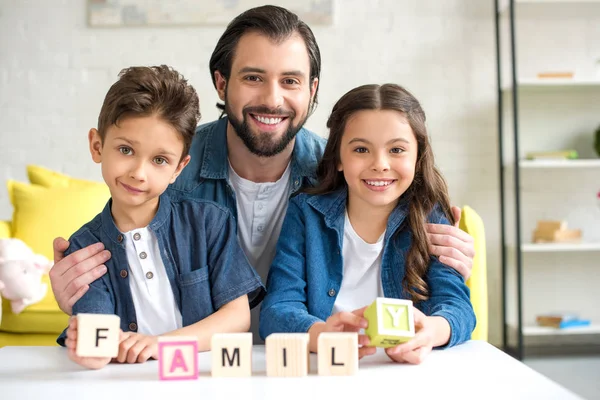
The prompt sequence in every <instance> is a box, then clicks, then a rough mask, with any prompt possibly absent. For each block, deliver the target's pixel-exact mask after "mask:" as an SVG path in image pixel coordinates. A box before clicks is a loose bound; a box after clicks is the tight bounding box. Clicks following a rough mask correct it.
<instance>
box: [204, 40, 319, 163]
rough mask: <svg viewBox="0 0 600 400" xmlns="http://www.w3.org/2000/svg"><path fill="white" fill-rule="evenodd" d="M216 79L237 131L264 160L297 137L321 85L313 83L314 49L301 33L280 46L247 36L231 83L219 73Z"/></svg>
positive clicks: (238, 52)
mask: <svg viewBox="0 0 600 400" xmlns="http://www.w3.org/2000/svg"><path fill="white" fill-rule="evenodd" d="M215 79H216V85H217V91H218V93H219V97H220V98H221V100H223V101H224V102H225V111H226V113H227V116H228V117H229V122H230V124H231V126H232V127H233V129H234V131H235V132H236V134H237V135H238V136H239V137H240V138H241V139H242V140H243V142H244V144H245V145H246V147H248V149H249V150H250V151H251V152H252V153H254V154H256V155H259V156H263V157H271V156H274V155H276V154H278V153H280V152H281V151H283V150H284V149H285V148H286V147H287V145H288V144H289V143H290V142H291V141H292V140H293V139H294V137H295V136H296V133H297V132H298V131H299V130H300V128H302V126H303V125H304V122H305V121H306V119H307V118H308V112H309V107H310V103H311V100H312V98H313V96H314V94H315V91H316V89H317V85H318V80H317V79H314V80H313V81H311V80H310V61H309V56H308V51H307V50H306V44H305V43H304V40H303V39H302V37H301V36H300V35H298V34H293V35H292V36H290V37H289V38H287V39H286V40H284V41H282V42H279V43H277V42H273V41H272V40H271V39H270V38H268V37H267V36H264V35H261V34H259V33H256V32H249V33H246V34H244V35H243V36H242V37H241V38H240V40H239V42H238V44H237V46H236V48H235V55H234V57H233V61H232V65H231V76H230V77H229V80H226V79H225V77H224V76H223V75H221V73H220V72H219V71H216V72H215Z"/></svg>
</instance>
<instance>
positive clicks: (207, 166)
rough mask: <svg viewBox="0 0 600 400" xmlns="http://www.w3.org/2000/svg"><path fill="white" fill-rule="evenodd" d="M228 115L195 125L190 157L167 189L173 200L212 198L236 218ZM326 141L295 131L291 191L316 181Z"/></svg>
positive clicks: (310, 133)
mask: <svg viewBox="0 0 600 400" xmlns="http://www.w3.org/2000/svg"><path fill="white" fill-rule="evenodd" d="M227 122H228V120H227V118H221V119H218V120H217V121H214V122H210V123H208V124H204V125H201V126H199V127H198V129H197V130H196V136H195V137H194V141H193V142H192V146H191V148H190V155H191V156H192V159H191V160H190V162H189V164H188V165H187V166H186V167H185V168H184V169H183V171H182V172H181V175H180V176H179V177H178V178H177V180H176V181H175V182H174V183H173V184H172V185H170V186H169V189H167V191H168V193H169V196H171V198H172V199H181V198H195V199H207V200H212V201H215V202H217V203H219V204H221V205H223V206H225V207H227V208H229V210H230V211H231V213H232V214H233V215H234V217H235V218H236V220H237V207H236V200H235V193H234V192H233V189H232V188H231V186H230V183H229V161H228V153H227ZM326 143H327V141H326V140H325V139H324V138H322V137H320V136H318V135H316V134H315V133H312V132H311V131H309V130H307V129H304V128H302V129H300V130H299V131H298V133H297V134H296V141H295V144H294V151H293V153H292V160H291V166H290V168H291V171H290V179H291V181H292V184H291V185H290V193H289V195H290V196H291V195H292V194H294V193H296V192H297V191H298V190H299V189H300V188H303V187H308V186H314V185H315V184H316V183H317V174H316V171H317V166H318V163H319V161H320V159H321V156H322V155H323V151H324V150H325V144H326Z"/></svg>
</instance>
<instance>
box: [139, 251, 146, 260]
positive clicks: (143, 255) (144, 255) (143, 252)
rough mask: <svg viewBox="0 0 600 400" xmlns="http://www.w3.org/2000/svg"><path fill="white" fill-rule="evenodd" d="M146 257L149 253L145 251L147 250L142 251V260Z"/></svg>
mask: <svg viewBox="0 0 600 400" xmlns="http://www.w3.org/2000/svg"><path fill="white" fill-rule="evenodd" d="M146 257H148V254H146V252H145V251H142V252H141V253H140V258H141V259H142V260H144V259H145V258H146Z"/></svg>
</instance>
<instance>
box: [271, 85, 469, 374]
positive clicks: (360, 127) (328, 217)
mask: <svg viewBox="0 0 600 400" xmlns="http://www.w3.org/2000/svg"><path fill="white" fill-rule="evenodd" d="M327 127H328V128H329V130H330V134H329V140H328V143H327V146H326V148H325V153H324V155H323V159H322V160H321V163H320V165H319V168H318V171H317V173H318V178H319V185H318V186H317V187H316V188H314V189H312V190H310V193H303V194H300V195H298V196H296V197H295V198H293V199H292V200H291V201H290V205H289V208H288V211H287V215H286V218H285V222H284V224H283V228H282V231H281V236H280V240H279V242H278V245H277V254H276V256H275V259H274V261H273V265H272V266H271V269H270V272H269V276H268V279H267V296H266V297H265V300H264V302H263V305H262V310H261V316H260V335H261V337H263V338H266V337H267V336H268V335H270V334H271V333H274V332H308V333H309V334H310V349H311V351H313V352H316V351H317V338H318V336H319V334H320V333H321V332H327V331H359V330H360V329H361V328H365V327H366V326H367V321H366V320H365V319H364V317H363V312H364V309H365V307H366V306H367V305H368V304H370V303H372V302H373V300H374V299H375V298H376V297H378V296H379V297H393V298H408V299H411V300H412V301H413V302H414V304H415V306H416V309H415V310H414V311H415V312H414V314H415V330H416V335H415V337H414V338H413V339H411V340H410V341H408V342H406V343H403V344H401V345H398V346H396V347H392V348H388V349H386V353H387V354H388V356H389V357H390V358H392V359H393V360H394V361H397V362H409V363H420V362H421V361H422V360H423V359H424V358H425V357H426V356H427V354H429V352H430V351H431V350H432V348H434V347H436V348H441V347H450V346H454V345H456V344H459V343H462V342H464V341H466V340H468V339H469V338H470V335H471V332H472V331H473V329H474V328H475V314H474V312H473V308H472V306H471V303H470V300H469V289H468V288H467V286H466V285H465V283H464V281H463V278H462V277H461V276H460V275H459V274H458V273H457V272H456V271H455V270H453V269H452V268H448V267H447V266H445V265H444V264H442V263H440V262H439V261H438V259H437V258H434V257H431V256H430V254H429V250H428V245H429V243H428V239H427V235H426V231H425V224H426V223H427V222H432V223H444V224H449V223H453V222H454V218H453V216H452V213H451V211H450V203H449V196H448V190H447V187H446V183H445V181H444V179H443V178H442V176H441V174H440V173H439V171H438V170H437V169H436V167H435V165H434V159H433V153H432V149H431V146H430V144H429V140H428V136H427V130H426V127H425V113H424V112H423V110H422V108H421V106H420V104H419V102H418V101H417V100H416V99H415V98H414V97H413V96H412V95H411V94H410V93H409V92H407V91H406V90H405V89H403V88H402V87H400V86H397V85H394V84H386V85H382V86H380V85H366V86H361V87H358V88H355V89H353V90H351V91H350V92H348V93H346V94H345V95H344V96H343V97H342V98H341V99H340V100H339V101H338V102H337V104H336V105H335V106H334V108H333V111H332V113H331V116H330V117H329V120H328V121H327ZM368 344H369V342H368V337H367V336H365V335H359V345H360V346H361V348H360V349H359V356H360V357H363V356H364V355H367V354H373V353H375V348H374V347H369V346H368Z"/></svg>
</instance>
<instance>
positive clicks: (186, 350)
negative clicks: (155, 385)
mask: <svg viewBox="0 0 600 400" xmlns="http://www.w3.org/2000/svg"><path fill="white" fill-rule="evenodd" d="M158 378H159V379H160V380H161V381H167V380H182V379H198V338H196V337H194V336H190V337H185V336H160V337H159V338H158Z"/></svg>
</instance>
